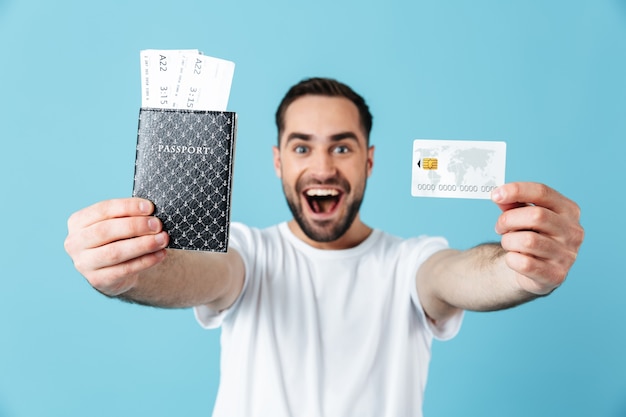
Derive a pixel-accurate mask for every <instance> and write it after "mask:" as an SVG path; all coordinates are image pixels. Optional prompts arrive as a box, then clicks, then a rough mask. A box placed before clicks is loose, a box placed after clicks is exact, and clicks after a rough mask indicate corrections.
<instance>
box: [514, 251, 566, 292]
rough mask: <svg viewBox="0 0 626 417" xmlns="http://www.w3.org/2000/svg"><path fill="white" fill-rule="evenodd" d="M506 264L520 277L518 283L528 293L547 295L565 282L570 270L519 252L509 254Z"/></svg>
mask: <svg viewBox="0 0 626 417" xmlns="http://www.w3.org/2000/svg"><path fill="white" fill-rule="evenodd" d="M505 262H506V264H507V265H508V266H509V268H511V269H512V270H514V271H516V272H517V273H518V274H519V275H518V282H520V284H521V285H522V288H524V289H525V290H526V291H529V292H531V293H534V294H546V293H548V292H550V291H551V290H553V289H554V288H556V287H558V286H559V285H561V284H562V283H563V281H565V278H566V277H567V271H568V268H563V267H562V266H561V265H559V264H558V263H555V262H551V261H548V260H545V259H540V258H535V257H533V256H528V255H525V254H522V253H518V252H507V254H506V255H505Z"/></svg>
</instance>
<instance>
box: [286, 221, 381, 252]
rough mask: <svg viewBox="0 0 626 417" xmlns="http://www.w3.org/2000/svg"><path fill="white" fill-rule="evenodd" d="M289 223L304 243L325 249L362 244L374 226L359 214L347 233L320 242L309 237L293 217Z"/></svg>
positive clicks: (292, 230)
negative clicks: (364, 220) (328, 240)
mask: <svg viewBox="0 0 626 417" xmlns="http://www.w3.org/2000/svg"><path fill="white" fill-rule="evenodd" d="M287 225H288V226H289V230H291V232H292V233H293V234H294V235H295V236H296V237H297V238H298V239H300V240H302V241H303V242H304V243H306V244H308V245H310V246H312V247H314V248H317V249H325V250H340V249H350V248H353V247H355V246H358V245H360V244H361V243H362V242H363V241H364V240H365V239H367V237H368V236H369V235H370V234H371V233H372V228H371V227H369V226H368V225H366V224H365V223H363V222H362V221H361V219H360V218H359V216H357V218H356V219H354V222H352V225H351V226H350V228H349V229H348V231H347V232H346V233H344V234H343V235H341V237H339V239H336V240H333V241H332V242H318V241H316V240H313V239H311V238H309V237H308V236H307V235H306V234H305V233H304V232H303V231H302V229H301V228H300V226H299V225H298V223H297V222H296V221H295V220H294V219H291V220H290V221H289V223H287Z"/></svg>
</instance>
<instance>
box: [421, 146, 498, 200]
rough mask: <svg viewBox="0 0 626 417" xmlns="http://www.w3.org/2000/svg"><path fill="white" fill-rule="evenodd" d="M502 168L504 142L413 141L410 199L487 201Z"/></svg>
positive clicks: (495, 185)
mask: <svg viewBox="0 0 626 417" xmlns="http://www.w3.org/2000/svg"><path fill="white" fill-rule="evenodd" d="M505 168H506V143H505V142H498V141H470V140H433V139H416V140H414V141H413V168H412V181H411V195H413V196H414V197H442V198H475V199H490V198H491V191H492V190H493V189H495V188H496V187H498V186H500V185H503V184H504V174H505Z"/></svg>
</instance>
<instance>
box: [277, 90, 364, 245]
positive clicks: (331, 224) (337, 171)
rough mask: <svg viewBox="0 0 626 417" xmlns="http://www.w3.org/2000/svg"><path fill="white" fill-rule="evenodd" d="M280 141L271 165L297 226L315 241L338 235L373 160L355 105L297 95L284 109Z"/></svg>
mask: <svg viewBox="0 0 626 417" xmlns="http://www.w3.org/2000/svg"><path fill="white" fill-rule="evenodd" d="M279 143H280V148H277V147H274V167H275V169H276V174H277V175H278V176H279V178H281V179H282V183H283V189H284V192H285V197H286V198H287V203H288V204H289V208H290V209H291V212H292V213H293V216H294V219H295V220H296V222H297V224H298V226H299V227H300V229H302V231H303V232H304V234H305V235H306V236H307V237H308V238H309V239H311V240H313V241H315V242H333V241H335V240H337V239H339V238H340V237H342V236H343V235H344V234H345V233H346V232H347V231H348V230H349V229H350V227H351V226H352V224H353V222H354V220H355V219H356V218H357V216H358V213H359V208H360V205H361V201H362V200H363V193H364V192H365V183H366V180H367V177H369V175H370V173H371V170H372V165H373V161H374V159H373V157H374V148H373V147H369V148H368V146H367V140H366V137H365V132H363V127H362V126H361V123H360V119H359V112H358V110H357V108H356V106H355V105H354V104H353V103H352V102H351V101H350V100H348V99H346V98H343V97H326V96H314V95H308V96H303V97H300V98H298V99H297V100H295V101H294V102H293V103H292V104H291V105H289V107H288V108H287V111H286V112H285V117H284V129H283V133H282V135H281V137H280V141H279Z"/></svg>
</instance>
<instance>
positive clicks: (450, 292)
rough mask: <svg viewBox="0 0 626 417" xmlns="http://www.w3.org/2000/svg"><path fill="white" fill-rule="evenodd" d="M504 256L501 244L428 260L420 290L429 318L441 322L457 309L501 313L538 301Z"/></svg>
mask: <svg viewBox="0 0 626 417" xmlns="http://www.w3.org/2000/svg"><path fill="white" fill-rule="evenodd" d="M505 255H506V252H505V251H504V249H502V247H501V246H500V244H497V243H488V244H483V245H479V246H476V247H474V248H472V249H469V250H466V251H456V250H447V251H441V252H439V253H436V254H435V255H433V256H432V257H431V258H430V259H428V261H426V263H425V264H424V266H423V267H422V268H421V269H420V273H419V274H418V290H419V291H420V298H421V301H422V304H423V305H424V308H425V310H426V312H427V313H428V314H429V316H430V317H431V318H433V319H434V320H440V319H445V318H447V317H449V316H450V315H452V314H453V313H454V312H455V311H457V310H458V309H463V310H472V311H494V310H502V309H505V308H510V307H514V306H516V305H519V304H521V303H524V302H526V301H530V300H532V299H534V298H536V297H537V295H535V294H532V293H530V292H528V291H525V290H524V289H522V288H521V287H520V286H519V285H518V283H517V278H516V272H515V271H513V270H511V269H510V268H509V267H508V266H507V264H506V262H505V259H504V257H505ZM422 293H423V296H422Z"/></svg>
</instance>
